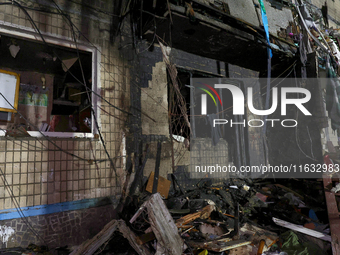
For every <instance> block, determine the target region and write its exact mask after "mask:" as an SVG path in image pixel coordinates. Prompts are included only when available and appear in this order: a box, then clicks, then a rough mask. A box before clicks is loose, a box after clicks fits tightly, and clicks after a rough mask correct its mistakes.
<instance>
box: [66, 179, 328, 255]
mask: <svg viewBox="0 0 340 255" xmlns="http://www.w3.org/2000/svg"><path fill="white" fill-rule="evenodd" d="M289 183H290V184H292V187H286V186H284V185H283V184H282V183H279V181H275V180H268V179H266V180H262V181H259V182H254V181H252V180H250V179H230V180H228V181H227V182H224V183H222V184H212V182H211V180H210V179H206V180H201V181H200V182H199V183H197V185H196V186H195V187H193V188H192V189H187V190H184V189H183V188H182V187H180V186H179V185H178V183H176V184H177V185H175V183H174V184H173V185H172V188H171V191H170V192H169V190H167V193H169V195H168V198H167V199H165V198H164V197H162V195H161V194H160V193H154V194H150V193H149V192H147V191H145V192H143V193H140V194H139V195H134V196H133V199H131V200H130V201H131V202H130V203H129V204H128V205H125V206H124V210H123V211H122V214H121V219H120V220H113V221H111V222H110V223H108V224H107V225H106V227H105V228H104V229H103V230H102V231H101V232H100V233H99V234H98V235H97V236H95V237H94V238H93V239H91V240H88V241H87V242H85V243H83V244H82V245H81V246H79V247H78V248H77V249H76V250H74V251H73V252H72V253H71V254H72V255H76V254H94V253H95V252H96V254H140V255H141V254H173V255H178V254H198V255H207V254H233V255H236V254H254V255H257V254H281V255H284V254H288V255H290V254H296V255H298V254H301V255H302V254H318V255H322V254H332V253H331V244H330V242H331V238H330V236H329V226H328V218H327V211H326V210H325V209H322V208H325V207H326V206H325V202H324V194H323V187H322V181H320V180H290V182H289ZM177 186H178V187H177ZM311 187H313V188H311ZM163 192H164V191H163ZM123 240H125V241H123ZM127 241H128V242H127ZM123 243H125V245H124V246H123V245H122V244H123ZM127 244H128V245H127ZM98 251H100V252H98Z"/></svg>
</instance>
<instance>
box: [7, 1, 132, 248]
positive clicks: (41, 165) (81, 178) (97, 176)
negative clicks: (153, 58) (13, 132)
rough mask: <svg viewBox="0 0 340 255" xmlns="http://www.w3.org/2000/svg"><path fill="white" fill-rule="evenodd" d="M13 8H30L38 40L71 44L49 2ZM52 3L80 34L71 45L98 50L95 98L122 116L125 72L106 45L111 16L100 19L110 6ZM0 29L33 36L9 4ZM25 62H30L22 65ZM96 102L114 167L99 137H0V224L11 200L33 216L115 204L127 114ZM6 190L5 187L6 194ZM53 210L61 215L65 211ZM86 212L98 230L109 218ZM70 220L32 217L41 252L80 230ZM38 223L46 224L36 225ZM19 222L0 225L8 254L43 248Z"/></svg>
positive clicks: (120, 60)
mask: <svg viewBox="0 0 340 255" xmlns="http://www.w3.org/2000/svg"><path fill="white" fill-rule="evenodd" d="M20 2H21V3H22V5H23V7H22V8H26V7H29V8H30V9H25V10H27V12H28V14H29V15H30V16H31V17H32V19H33V21H34V22H35V24H36V25H37V27H38V28H39V29H40V31H41V33H42V35H43V36H49V37H51V38H57V39H58V40H59V41H60V42H61V44H63V45H71V44H72V42H73V39H74V38H73V35H72V29H71V27H70V24H69V21H68V20H67V19H65V17H64V16H63V15H60V14H58V13H59V10H58V9H57V8H56V6H55V5H54V4H53V3H51V2H49V1H43V0H42V1H30V0H25V1H20ZM58 4H59V5H60V10H61V11H62V12H63V13H64V14H65V15H67V16H68V17H69V18H70V20H71V21H72V22H73V23H74V25H75V26H76V27H77V28H79V31H80V32H78V31H77V33H76V37H77V40H78V43H79V44H83V45H88V46H89V47H95V48H96V49H97V52H98V62H96V63H93V65H94V67H96V68H97V69H98V76H99V79H98V84H97V86H98V93H99V94H100V95H101V96H103V97H104V98H105V100H107V101H109V102H110V103H111V104H113V105H115V106H117V107H119V108H121V109H125V110H129V100H130V96H129V86H128V80H129V78H128V77H129V72H128V68H127V67H126V61H125V60H124V56H122V55H121V54H120V53H119V50H118V47H117V45H115V44H113V43H112V42H111V41H110V38H111V34H110V26H111V16H110V15H107V14H105V12H106V11H107V10H110V11H111V10H112V9H113V6H112V4H113V3H112V1H95V3H94V2H91V3H89V1H72V2H71V1H58ZM34 9H37V10H42V11H37V10H34ZM0 27H1V31H2V32H3V31H9V35H11V31H13V32H15V31H19V30H20V31H28V32H30V33H34V29H33V28H32V24H31V22H30V20H29V18H28V16H27V15H26V14H25V12H24V11H23V9H21V8H19V7H18V6H16V5H12V4H8V5H1V6H0ZM82 34H83V35H84V36H86V38H85V37H84V36H82ZM35 38H36V40H37V41H41V39H40V36H39V35H38V34H37V33H35ZM21 50H25V49H21ZM27 61H30V60H29V59H27ZM2 64H5V63H2ZM96 103H97V104H98V106H100V107H101V109H100V108H97V110H98V112H97V119H98V123H99V128H100V131H101V134H102V136H103V139H104V141H105V146H106V149H107V152H108V154H109V155H110V157H111V158H113V163H114V165H115V168H113V167H112V166H111V163H110V161H109V160H108V156H107V154H106V152H105V150H104V147H103V143H102V142H101V141H100V139H99V138H98V136H95V137H94V138H92V139H90V138H84V139H80V138H73V139H70V138H65V139H64V138H50V139H46V138H41V137H39V138H9V137H0V167H1V169H2V171H3V173H4V177H5V180H6V185H5V183H4V181H3V179H1V180H0V213H1V214H0V220H2V219H4V215H8V212H9V211H8V210H12V211H13V210H15V207H16V206H17V205H15V204H14V203H13V199H12V198H13V197H14V198H15V200H16V201H17V202H18V205H19V206H20V207H23V208H27V210H30V208H33V209H34V208H35V207H36V206H43V205H44V206H45V205H54V204H60V203H65V202H74V201H78V200H83V199H99V200H101V199H102V198H104V197H113V199H114V200H116V199H118V198H119V196H120V194H121V183H122V181H124V178H125V163H124V162H125V158H124V157H120V156H124V151H125V144H124V143H125V134H124V133H126V130H125V122H126V119H127V115H126V114H125V113H122V112H121V111H119V110H117V109H114V108H113V107H111V106H109V105H108V104H107V103H106V102H104V101H103V100H102V99H100V98H99V97H97V98H96ZM93 124H94V123H93ZM49 140H51V141H53V143H55V144H56V145H57V146H54V145H53V144H52V143H51V142H50V141H49ZM64 151H66V152H67V153H71V154H74V155H75V156H72V155H70V154H67V153H65V152H64ZM116 157H117V158H116ZM6 187H8V188H10V190H12V191H13V194H11V192H9V190H8V189H7V188H6ZM11 197H12V198H11ZM60 208H62V209H61V210H67V209H65V208H64V207H60ZM33 209H32V210H33ZM93 210H94V209H92V210H90V211H89V212H91V213H89V212H87V211H86V210H85V211H84V212H83V213H84V214H86V215H87V214H89V215H88V216H86V221H93V220H95V219H96V222H97V223H96V224H98V226H101V224H100V222H101V221H102V222H103V223H105V222H106V221H107V219H108V218H110V217H109V215H110V214H108V217H102V214H103V212H100V209H98V210H97V209H96V210H94V211H95V212H92V211H93ZM26 212H28V211H26ZM96 212H98V214H96ZM42 213H43V212H42ZM79 213H80V214H82V213H81V212H79ZM24 214H25V213H24ZM75 214H78V212H75ZM71 215H74V214H73V213H72V212H65V213H60V214H56V215H54V216H46V217H45V216H37V218H32V219H31V220H32V221H33V222H34V221H37V222H38V223H37V224H36V225H35V224H33V225H34V226H37V228H38V229H39V230H38V231H39V233H40V234H41V235H42V236H43V238H44V239H46V240H47V245H49V246H52V247H53V246H56V245H62V244H63V242H64V241H65V240H61V239H59V240H57V239H55V238H52V237H51V236H50V235H52V236H54V237H56V236H57V235H60V236H63V235H65V234H66V233H69V231H71V230H70V229H69V228H72V229H73V230H72V231H74V228H75V227H76V225H78V227H79V228H80V229H83V226H81V227H80V226H79V224H80V223H79V222H77V224H76V225H74V226H71V225H73V221H74V219H72V217H71ZM61 216H62V217H61ZM51 217H52V218H53V219H55V222H58V229H57V230H56V232H54V231H52V232H54V233H52V232H51V231H49V230H48V229H50V228H51V226H52V225H55V223H52V222H51V221H50V220H49V219H50V218H51ZM77 217H78V216H77ZM79 217H80V218H81V217H82V216H79ZM42 218H44V219H46V220H42V221H41V220H40V219H42ZM28 221H30V219H28ZM19 222H20V220H18V219H13V220H10V219H9V220H6V221H5V222H4V221H0V225H9V226H11V227H12V228H13V229H14V233H13V234H12V236H11V238H10V240H11V242H9V243H8V244H7V247H11V246H17V245H19V246H25V245H26V244H27V242H29V241H30V242H31V241H32V242H33V241H34V242H36V243H37V244H42V243H41V241H39V240H37V239H34V238H31V236H32V235H33V234H32V233H31V232H29V231H28V230H27V229H26V228H25V227H24V226H21V227H19ZM82 222H83V223H84V221H82ZM59 224H60V225H59ZM64 228H66V229H67V232H66V233H65V232H63V229H64ZM77 229H78V228H77ZM84 229H85V228H84ZM97 230H99V228H97ZM85 232H87V231H84V233H85ZM95 232H96V231H94V232H93V233H95ZM72 233H73V234H72V236H74V237H75V238H76V239H74V242H73V241H71V243H72V242H73V243H74V244H76V243H79V242H81V241H82V240H80V239H79V238H78V237H76V232H72ZM27 235H29V236H30V237H27V238H26V236H27ZM84 238H85V239H86V238H87V237H84ZM81 239H83V238H81ZM0 243H1V241H0ZM4 245H5V244H4Z"/></svg>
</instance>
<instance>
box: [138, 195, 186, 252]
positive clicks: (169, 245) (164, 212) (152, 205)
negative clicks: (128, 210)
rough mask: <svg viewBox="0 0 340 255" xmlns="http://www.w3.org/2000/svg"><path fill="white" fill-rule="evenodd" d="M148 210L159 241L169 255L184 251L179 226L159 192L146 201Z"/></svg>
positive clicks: (152, 227) (153, 229)
mask: <svg viewBox="0 0 340 255" xmlns="http://www.w3.org/2000/svg"><path fill="white" fill-rule="evenodd" d="M144 205H145V207H146V208H147V211H148V218H149V219H148V220H149V222H150V225H151V229H152V231H153V233H154V234H155V236H156V238H157V241H158V243H159V244H160V246H161V247H162V248H163V249H164V250H165V254H167V255H178V254H182V252H183V243H184V242H183V239H182V238H181V237H180V235H179V234H178V229H177V226H176V225H175V222H174V220H173V218H172V217H171V215H170V213H169V211H168V208H167V207H166V205H165V203H164V201H163V200H162V198H161V195H160V194H159V193H156V194H153V195H152V196H151V197H150V199H149V200H148V201H146V202H145V203H144Z"/></svg>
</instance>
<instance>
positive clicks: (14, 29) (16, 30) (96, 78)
mask: <svg viewBox="0 0 340 255" xmlns="http://www.w3.org/2000/svg"><path fill="white" fill-rule="evenodd" d="M0 34H4V35H7V36H13V37H18V38H20V39H23V40H31V41H34V42H39V43H41V42H42V39H41V37H40V36H39V34H38V33H37V32H36V31H35V30H34V29H33V28H27V27H22V26H17V25H16V26H14V25H12V24H9V23H7V22H4V21H0ZM41 34H42V35H43V37H44V39H45V41H46V43H48V44H51V45H55V46H61V47H65V48H69V49H73V50H76V49H77V48H78V49H79V50H81V51H86V52H89V53H91V54H92V88H91V89H92V90H93V91H94V92H96V93H97V94H99V88H100V65H99V63H100V61H101V55H100V54H99V52H98V47H94V46H91V45H88V44H85V43H82V42H79V41H78V42H77V44H75V42H74V41H72V40H70V39H69V38H68V37H64V36H58V37H57V35H54V34H53V35H52V34H50V33H44V32H41ZM91 100H92V107H93V110H94V112H95V116H97V122H98V124H99V125H100V123H101V121H100V115H99V114H98V109H97V100H98V99H97V98H96V95H94V93H91ZM27 132H28V133H29V135H30V136H32V137H44V136H48V137H56V138H94V137H95V134H97V133H98V131H97V127H96V125H95V120H94V117H93V114H91V132H89V133H84V132H42V131H27ZM5 135H6V132H5V131H3V130H0V137H1V136H5Z"/></svg>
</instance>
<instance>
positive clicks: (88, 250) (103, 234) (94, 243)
mask: <svg viewBox="0 0 340 255" xmlns="http://www.w3.org/2000/svg"><path fill="white" fill-rule="evenodd" d="M117 228H118V222H117V221H116V220H112V221H110V222H109V223H107V224H106V225H105V227H104V228H103V229H102V230H101V231H100V232H99V233H98V234H97V235H95V236H94V237H93V238H92V239H89V240H87V241H85V242H84V243H82V244H81V245H80V246H79V247H78V248H77V249H76V250H74V251H73V252H71V253H70V255H92V254H93V253H94V252H95V251H96V250H98V248H99V247H100V246H102V245H103V243H105V242H106V241H107V240H108V239H109V238H110V237H111V236H112V234H113V233H114V232H115V231H116V230H117Z"/></svg>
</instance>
